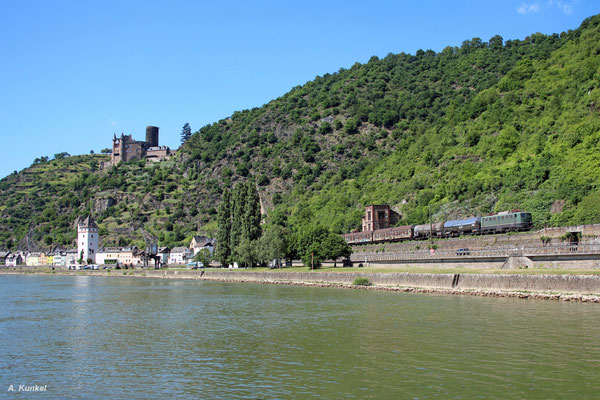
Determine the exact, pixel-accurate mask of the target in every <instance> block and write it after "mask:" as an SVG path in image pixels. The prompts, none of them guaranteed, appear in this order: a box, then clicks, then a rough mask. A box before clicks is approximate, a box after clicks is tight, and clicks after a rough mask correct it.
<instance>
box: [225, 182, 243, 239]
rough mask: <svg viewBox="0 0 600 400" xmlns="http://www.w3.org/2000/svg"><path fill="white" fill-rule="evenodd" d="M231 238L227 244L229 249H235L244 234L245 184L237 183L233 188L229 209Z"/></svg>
mask: <svg viewBox="0 0 600 400" xmlns="http://www.w3.org/2000/svg"><path fill="white" fill-rule="evenodd" d="M231 210H232V211H231V214H232V215H231V238H230V240H229V244H230V246H231V249H232V250H233V249H235V248H236V247H237V246H238V245H239V244H240V242H241V241H242V238H243V236H244V232H246V230H247V228H246V220H245V218H244V216H245V214H246V212H245V211H246V184H245V183H243V182H239V183H237V184H236V185H235V187H234V188H233V194H232V207H231Z"/></svg>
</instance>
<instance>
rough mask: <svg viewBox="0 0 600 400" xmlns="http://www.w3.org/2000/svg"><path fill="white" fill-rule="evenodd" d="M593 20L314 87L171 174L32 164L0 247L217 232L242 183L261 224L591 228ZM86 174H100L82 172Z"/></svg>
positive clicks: (184, 151)
mask: <svg viewBox="0 0 600 400" xmlns="http://www.w3.org/2000/svg"><path fill="white" fill-rule="evenodd" d="M599 23H600V16H594V17H591V18H588V19H587V20H585V21H584V22H583V23H582V25H581V27H580V28H579V29H577V30H574V31H569V32H567V33H562V34H554V35H542V34H533V35H531V36H529V37H527V38H525V39H524V40H508V41H504V40H503V39H502V38H501V37H499V36H495V37H493V38H491V39H489V40H488V41H487V42H485V41H482V40H481V39H479V38H474V39H471V40H467V41H465V42H464V43H463V44H462V46H461V47H447V48H445V49H444V50H443V51H441V52H439V53H435V52H433V51H431V50H428V51H422V50H419V51H418V52H417V53H416V54H415V55H410V54H404V53H402V54H390V55H388V56H386V57H385V58H384V59H378V58H377V57H373V58H371V60H370V61H369V62H368V63H366V64H358V63H357V64H355V65H354V66H352V67H351V68H349V69H340V70H339V71H338V72H336V73H333V74H325V75H324V76H320V77H316V78H315V79H314V80H313V81H311V82H308V83H307V84H305V85H303V86H299V87H295V88H293V89H292V90H290V91H289V92H288V93H286V94H285V95H283V96H282V97H280V98H278V99H275V100H273V101H271V102H269V103H268V104H266V105H264V106H263V107H260V108H254V109H252V110H244V111H238V112H235V113H233V114H232V115H231V117H230V118H227V119H223V120H221V121H218V122H215V123H214V124H211V125H208V126H205V127H203V128H202V129H200V130H199V131H198V132H196V133H195V134H193V135H192V137H191V138H190V139H188V141H187V142H186V143H185V144H184V145H183V146H182V147H181V148H180V149H179V151H178V153H177V155H176V157H175V158H174V159H172V160H171V161H167V162H163V163H160V164H155V165H152V164H146V163H145V162H143V161H137V162H130V163H126V164H122V165H119V166H118V167H109V168H105V169H102V168H99V167H98V165H97V163H99V162H101V161H103V160H104V161H106V160H105V159H102V157H104V158H106V157H105V156H77V157H66V158H62V159H59V160H51V161H42V162H39V163H36V164H35V165H33V166H32V167H31V168H28V169H25V170H24V171H21V172H19V173H16V174H12V175H10V176H8V177H6V178H4V179H3V180H2V181H1V182H0V190H1V193H0V212H1V220H0V229H1V233H0V246H1V247H13V248H14V247H16V246H18V245H19V244H20V245H21V246H24V245H27V243H29V245H30V246H32V243H36V244H37V245H38V246H43V245H46V246H47V245H50V244H52V243H55V244H63V245H67V244H71V243H73V239H74V236H75V232H74V230H73V222H74V220H75V218H76V217H77V216H83V215H86V214H87V213H91V214H92V215H93V216H94V217H95V218H96V219H97V220H98V222H99V225H100V227H101V229H102V230H103V233H104V236H105V237H106V239H105V244H107V243H108V244H111V243H114V244H119V243H122V244H128V243H136V244H141V242H140V239H141V236H140V235H139V228H141V227H143V228H145V229H146V230H148V231H149V232H151V233H153V234H154V235H155V236H157V237H158V238H159V239H160V240H161V243H162V244H165V245H171V246H172V245H175V244H179V243H182V242H184V241H186V240H187V239H189V237H190V236H191V235H192V234H194V233H195V232H198V231H206V232H208V233H209V234H212V233H214V230H215V227H216V222H215V221H216V211H215V210H216V207H217V206H218V202H219V201H220V198H221V193H222V192H223V189H224V188H228V187H232V186H233V184H234V183H235V182H237V181H243V180H247V179H253V180H254V181H255V183H256V185H258V187H259V194H260V198H261V204H262V206H263V213H266V214H267V215H268V218H267V220H268V223H270V224H279V225H285V226H288V227H289V228H291V229H292V230H295V229H298V228H299V227H304V226H310V225H315V224H321V225H324V226H325V227H328V228H330V229H332V230H333V231H335V232H339V233H342V232H348V231H350V230H352V229H356V228H359V227H360V218H361V216H362V214H363V210H364V208H363V207H364V206H365V205H368V204H372V203H388V204H391V205H392V206H393V208H394V209H395V210H397V211H398V212H399V213H400V214H401V215H402V220H401V221H400V222H399V223H400V224H413V223H422V222H425V221H426V220H427V213H428V209H429V207H431V210H432V212H433V214H434V219H436V220H443V219H448V218H458V217H468V216H471V215H476V214H487V213H490V212H498V211H502V210H508V209H514V208H520V209H523V210H527V211H531V212H532V213H533V215H534V221H535V224H536V227H541V226H544V225H549V226H554V225H564V224H579V223H593V222H600V191H599V188H598V182H600V179H599V178H600V176H599V175H600V163H599V157H600V156H599V155H598V154H599V150H600V144H599V141H600V88H599V87H598V86H599V82H600V25H599ZM107 140H109V136H108V135H107ZM94 164H96V166H94Z"/></svg>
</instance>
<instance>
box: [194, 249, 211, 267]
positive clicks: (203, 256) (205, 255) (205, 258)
mask: <svg viewBox="0 0 600 400" xmlns="http://www.w3.org/2000/svg"><path fill="white" fill-rule="evenodd" d="M194 261H196V262H201V263H202V265H203V266H204V267H208V266H209V265H210V262H211V261H212V254H211V253H210V250H208V249H202V250H200V251H199V252H198V253H196V255H195V256H194Z"/></svg>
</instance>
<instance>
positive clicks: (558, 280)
mask: <svg viewBox="0 0 600 400" xmlns="http://www.w3.org/2000/svg"><path fill="white" fill-rule="evenodd" d="M4 271H5V272H6V273H23V271H22V270H12V271H11V270H4ZM41 273H45V274H48V273H49V272H41ZM52 273H55V274H59V275H76V276H77V275H89V276H112V277H146V278H159V279H160V278H162V279H197V280H217V281H225V282H250V283H289V284H324V285H351V284H352V282H353V281H354V279H355V278H356V277H364V278H368V279H369V280H370V281H371V282H372V283H373V285H375V286H379V287H392V288H417V289H432V290H433V291H436V290H437V291H442V292H443V293H450V292H451V291H454V292H458V293H464V292H469V291H480V292H481V291H484V292H485V291H491V292H498V293H500V292H533V293H536V292H537V293H561V294H577V295H596V296H598V295H600V276H597V275H521V274H420V273H373V272H365V273H362V272H347V273H344V272H337V273H336V272H292V271H251V270H226V269H224V270H112V271H110V272H109V271H102V270H100V271H52ZM461 291H462V292H461Z"/></svg>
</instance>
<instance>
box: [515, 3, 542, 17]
mask: <svg viewBox="0 0 600 400" xmlns="http://www.w3.org/2000/svg"><path fill="white" fill-rule="evenodd" d="M538 11H540V3H531V4H527V3H523V4H521V5H520V6H519V7H517V12H518V13H519V14H535V13H536V12H538Z"/></svg>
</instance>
